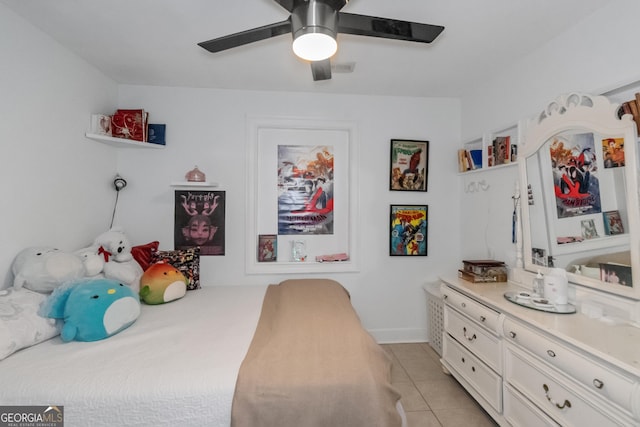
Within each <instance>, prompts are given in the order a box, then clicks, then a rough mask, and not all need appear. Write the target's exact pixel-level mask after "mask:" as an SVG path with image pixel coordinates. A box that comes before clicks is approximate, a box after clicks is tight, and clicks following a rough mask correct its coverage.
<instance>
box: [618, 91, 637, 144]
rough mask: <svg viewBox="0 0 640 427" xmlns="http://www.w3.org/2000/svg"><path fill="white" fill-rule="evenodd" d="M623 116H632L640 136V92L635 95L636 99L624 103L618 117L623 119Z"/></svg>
mask: <svg viewBox="0 0 640 427" xmlns="http://www.w3.org/2000/svg"><path fill="white" fill-rule="evenodd" d="M623 114H631V116H632V117H633V120H634V121H635V123H636V129H637V131H638V134H639V135H640V92H637V93H636V94H635V97H634V99H631V100H629V101H627V102H623V103H622V105H621V106H620V111H619V113H618V115H619V116H620V118H622V115H623Z"/></svg>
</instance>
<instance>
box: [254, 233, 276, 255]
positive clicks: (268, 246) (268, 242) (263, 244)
mask: <svg viewBox="0 0 640 427" xmlns="http://www.w3.org/2000/svg"><path fill="white" fill-rule="evenodd" d="M257 256H258V262H273V261H277V260H278V236H277V235H275V234H260V235H259V236H258V255H257Z"/></svg>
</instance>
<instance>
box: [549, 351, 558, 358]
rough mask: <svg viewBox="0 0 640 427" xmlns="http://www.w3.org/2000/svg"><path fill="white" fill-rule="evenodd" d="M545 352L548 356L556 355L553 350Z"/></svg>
mask: <svg viewBox="0 0 640 427" xmlns="http://www.w3.org/2000/svg"><path fill="white" fill-rule="evenodd" d="M547 354H548V355H549V357H556V354H555V353H554V352H553V350H547Z"/></svg>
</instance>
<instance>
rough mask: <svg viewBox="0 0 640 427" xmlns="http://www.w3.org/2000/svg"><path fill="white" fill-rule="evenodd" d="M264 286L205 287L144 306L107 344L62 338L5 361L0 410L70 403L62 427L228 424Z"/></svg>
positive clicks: (0, 366) (0, 373)
mask: <svg viewBox="0 0 640 427" xmlns="http://www.w3.org/2000/svg"><path fill="white" fill-rule="evenodd" d="M266 288H267V287H266V286H228V287H208V288H207V287H205V288H202V289H199V290H196V291H189V292H187V295H186V296H185V297H184V298H183V299H181V300H178V301H174V302H171V303H169V304H164V305H157V306H148V305H144V304H143V306H142V313H141V315H140V318H139V319H138V320H137V321H136V323H134V324H133V325H132V326H131V327H129V328H128V329H126V330H124V331H123V332H121V333H119V334H117V335H115V336H113V337H110V338H108V339H106V340H102V341H96V342H91V343H84V342H70V343H63V342H62V340H61V339H60V337H56V338H53V339H51V340H49V341H46V342H44V343H41V344H38V345H36V346H34V347H31V348H28V349H25V350H22V351H19V352H17V353H15V354H13V355H11V356H9V357H8V358H7V359H5V360H3V361H1V362H0V404H2V405H64V417H65V426H68V427H74V426H78V427H87V426H125V425H126V426H131V425H137V426H178V425H179V426H229V424H230V418H231V402H232V400H233V393H234V389H235V384H236V377H237V374H238V370H239V368H240V364H241V363H242V360H243V359H244V356H245V355H246V353H247V349H248V348H249V345H250V343H251V339H252V337H253V333H254V331H255V327H256V325H257V322H258V318H259V316H260V309H261V307H262V300H263V298H264V293H265V291H266Z"/></svg>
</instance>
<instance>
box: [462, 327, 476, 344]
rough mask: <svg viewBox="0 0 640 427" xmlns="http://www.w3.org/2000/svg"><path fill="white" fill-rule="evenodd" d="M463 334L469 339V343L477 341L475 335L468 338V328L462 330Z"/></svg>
mask: <svg viewBox="0 0 640 427" xmlns="http://www.w3.org/2000/svg"><path fill="white" fill-rule="evenodd" d="M462 333H463V335H464V337H465V338H466V339H467V341H473V340H475V339H476V334H473V335H472V336H470V337H468V336H467V328H466V326H465V327H464V328H462Z"/></svg>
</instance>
